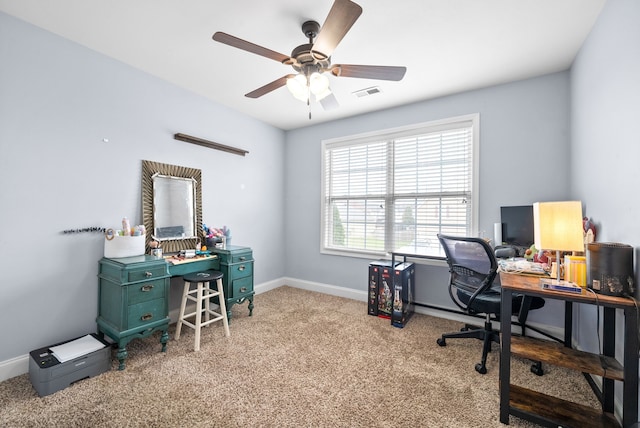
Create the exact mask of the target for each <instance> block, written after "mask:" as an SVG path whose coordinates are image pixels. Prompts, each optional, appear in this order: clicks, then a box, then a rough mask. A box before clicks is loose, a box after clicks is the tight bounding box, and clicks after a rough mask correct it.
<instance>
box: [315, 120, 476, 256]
mask: <svg viewBox="0 0 640 428" xmlns="http://www.w3.org/2000/svg"><path fill="white" fill-rule="evenodd" d="M478 126H479V115H477V114H474V115H469V116H464V117H457V118H452V119H447V120H441V121H437V122H429V123H425V124H420V125H417V126H412V127H405V128H400V129H394V130H387V131H382V132H378V133H375V134H367V135H360V136H355V137H348V138H341V139H335V140H329V141H324V142H323V145H322V150H323V169H322V171H323V180H322V197H323V201H322V210H323V212H322V252H325V253H333V254H352V255H361V254H362V255H365V254H366V255H383V254H386V253H388V252H391V251H397V252H405V253H411V254H422V255H427V256H434V257H443V256H444V253H443V252H442V250H441V249H440V244H439V242H438V239H437V236H436V235H437V234H438V233H443V234H448V235H463V236H471V235H473V234H474V230H475V229H476V226H475V225H476V223H477V206H478V203H477V200H478V191H477V188H478V180H477V176H478V160H477V159H478V147H477V146H478V137H479V129H478Z"/></svg>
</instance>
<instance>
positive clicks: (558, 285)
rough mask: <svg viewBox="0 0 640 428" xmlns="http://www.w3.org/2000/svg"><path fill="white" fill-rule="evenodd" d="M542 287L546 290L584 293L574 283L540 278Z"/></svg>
mask: <svg viewBox="0 0 640 428" xmlns="http://www.w3.org/2000/svg"><path fill="white" fill-rule="evenodd" d="M540 286H541V287H542V288H543V289H545V290H554V291H566V292H569V293H577V294H580V293H582V290H583V288H582V287H580V286H579V285H576V284H575V283H574V282H570V281H562V280H557V279H550V278H540Z"/></svg>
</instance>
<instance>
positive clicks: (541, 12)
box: [0, 0, 606, 130]
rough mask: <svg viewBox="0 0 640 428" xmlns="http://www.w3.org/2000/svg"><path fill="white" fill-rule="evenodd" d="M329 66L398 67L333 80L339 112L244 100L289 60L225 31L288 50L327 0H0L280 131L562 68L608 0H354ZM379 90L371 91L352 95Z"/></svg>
mask: <svg viewBox="0 0 640 428" xmlns="http://www.w3.org/2000/svg"><path fill="white" fill-rule="evenodd" d="M355 1H356V3H358V4H359V5H360V6H362V9H363V13H362V15H361V16H360V18H359V19H358V20H357V21H356V23H355V24H354V26H353V27H352V28H351V30H350V31H349V33H347V35H346V36H345V37H344V39H343V40H342V42H341V43H340V44H339V45H338V47H337V48H336V50H335V51H334V52H333V56H332V62H333V63H334V64H338V63H342V64H366V65H401V66H406V67H407V73H406V75H405V77H404V79H403V80H402V81H400V82H388V81H379V80H368V79H355V78H345V77H343V78H336V77H333V76H331V77H330V81H331V88H332V90H333V92H334V94H335V96H336V98H337V100H338V102H339V104H340V107H339V108H337V109H335V110H332V111H328V112H325V111H323V109H322V107H321V106H320V105H319V104H318V103H316V102H312V105H311V111H312V115H313V118H312V120H309V118H308V113H309V111H308V107H307V106H306V105H305V104H304V103H303V102H300V101H298V100H296V99H294V98H293V97H292V96H291V94H289V92H288V90H287V89H286V87H283V88H280V89H277V90H275V91H273V92H271V93H269V94H267V95H264V96H263V97H261V98H258V99H250V98H246V97H245V96H244V94H245V93H247V92H250V91H252V90H254V89H257V88H258V87H261V86H263V85H265V84H267V83H269V82H271V81H273V80H275V79H277V78H279V77H281V76H284V75H285V74H288V73H290V72H292V69H291V68H290V67H288V66H285V65H283V64H280V63H278V62H276V61H273V60H270V59H267V58H265V57H262V56H258V55H255V54H251V53H249V52H246V51H242V50H239V49H235V48H232V47H229V46H227V45H223V44H221V43H218V42H215V41H213V40H212V39H211V36H212V35H213V33H214V32H216V31H223V32H226V33H229V34H232V35H234V36H236V37H239V38H241V39H244V40H247V41H250V42H253V43H255V44H258V45H261V46H263V47H266V48H269V49H271V50H274V51H277V52H280V53H283V54H285V55H290V54H291V51H292V49H293V48H294V47H296V46H298V45H301V44H303V43H307V39H306V37H305V36H304V35H303V34H302V30H301V24H302V23H303V22H304V21H306V20H310V19H312V20H316V21H318V22H319V23H320V24H322V23H323V22H324V20H325V18H326V16H327V14H328V13H329V9H330V8H331V6H332V4H333V0H313V1H301V0H268V1H265V0H233V1H221V0H218V1H213V0H187V1H184V0H183V1H178V0H109V1H104V0H55V1H51V0H0V11H3V12H5V13H7V14H9V15H13V16H15V17H18V18H20V19H23V20H25V21H27V22H29V23H32V24H34V25H36V26H38V27H42V28H44V29H46V30H49V31H51V32H53V33H55V34H58V35H60V36H62V37H65V38H68V39H70V40H73V41H75V42H77V43H79V44H81V45H84V46H87V47H89V48H91V49H93V50H95V51H98V52H101V53H103V54H105V55H107V56H110V57H112V58H115V59H117V60H120V61H122V62H124V63H127V64H130V65H131V66H133V67H135V68H137V69H140V70H143V71H145V72H147V73H149V74H152V75H154V76H157V77H159V78H162V79H164V80H167V81H169V82H172V83H174V84H175V85H178V86H180V87H183V88H185V89H188V90H190V91H192V92H195V93H198V94H201V95H203V96H205V97H207V98H209V99H211V100H214V101H217V102H219V103H221V104H224V105H226V106H228V107H230V108H232V109H235V110H238V111H241V112H243V113H245V114H247V115H250V116H253V117H255V118H257V119H260V120H262V121H264V122H267V123H270V124H272V125H274V126H276V127H278V128H282V129H285V130H289V129H295V128H299V127H303V126H308V125H310V124H315V123H319V122H324V121H328V120H334V119H339V118H342V117H348V116H353V115H357V114H360V113H365V112H370V111H374V110H380V109H383V108H387V107H392V106H397V105H401V104H406V103H410V102H415V101H420V100H426V99H430V98H434V97H439V96H443V95H447V94H452V93H456V92H461V91H466V90H470V89H476V88H481V87H486V86H491V85H495V84H500V83H505V82H511V81H515V80H520V79H526V78H530V77H534V76H539V75H543V74H548V73H553V72H557V71H562V70H566V69H568V68H569V67H570V65H571V63H572V61H573V59H574V58H575V55H576V53H577V52H578V50H579V48H580V46H581V45H582V43H583V41H584V40H585V38H586V36H587V35H588V33H589V31H590V30H591V28H592V26H593V24H594V22H595V20H596V19H597V16H598V14H599V13H600V10H601V9H602V6H603V5H604V3H605V1H606V0H396V1H393V2H392V1H382V0H355ZM371 86H378V87H379V88H380V89H381V91H382V92H381V93H379V94H376V95H372V96H367V97H362V98H358V97H355V96H354V95H353V94H352V93H353V92H354V91H358V90H361V89H365V88H368V87H371Z"/></svg>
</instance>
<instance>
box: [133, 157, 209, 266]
mask: <svg viewBox="0 0 640 428" xmlns="http://www.w3.org/2000/svg"><path fill="white" fill-rule="evenodd" d="M156 174H161V175H167V176H172V177H179V178H190V179H193V180H194V181H195V187H196V188H195V201H194V202H195V207H194V208H195V210H194V213H195V217H196V220H195V226H196V238H177V239H167V240H163V241H162V242H161V247H162V250H163V252H164V253H177V252H180V251H181V250H188V249H195V248H196V245H197V244H198V241H199V242H201V243H202V242H204V231H203V230H202V171H200V170H199V169H196V168H188V167H185V166H177V165H170V164H165V163H159V162H153V161H148V160H143V161H142V224H144V228H145V230H146V236H145V253H146V254H149V253H150V252H151V247H150V245H149V244H150V243H151V240H152V238H151V235H152V234H153V231H154V230H155V228H154V222H153V176H154V175H156Z"/></svg>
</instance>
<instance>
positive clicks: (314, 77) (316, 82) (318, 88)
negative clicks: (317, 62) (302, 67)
mask: <svg viewBox="0 0 640 428" xmlns="http://www.w3.org/2000/svg"><path fill="white" fill-rule="evenodd" d="M309 89H310V90H311V93H312V94H314V95H315V96H318V95H319V94H322V93H324V92H325V91H326V90H327V89H329V79H328V78H327V76H325V75H324V74H320V73H318V72H314V73H312V74H311V76H309Z"/></svg>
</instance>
